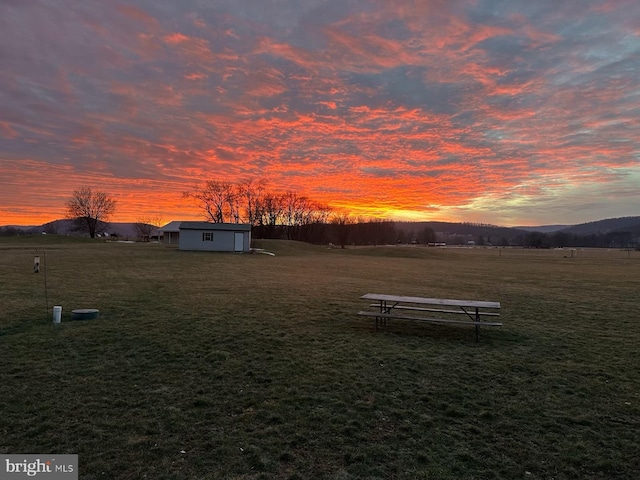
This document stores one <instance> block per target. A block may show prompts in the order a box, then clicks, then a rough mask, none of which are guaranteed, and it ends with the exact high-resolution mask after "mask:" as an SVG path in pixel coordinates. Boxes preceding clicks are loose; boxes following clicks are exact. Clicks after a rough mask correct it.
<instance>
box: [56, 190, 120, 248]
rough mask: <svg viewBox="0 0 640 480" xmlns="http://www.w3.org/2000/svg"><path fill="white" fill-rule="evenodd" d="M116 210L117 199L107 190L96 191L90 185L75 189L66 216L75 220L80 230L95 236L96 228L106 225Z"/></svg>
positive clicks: (68, 202)
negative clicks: (106, 191)
mask: <svg viewBox="0 0 640 480" xmlns="http://www.w3.org/2000/svg"><path fill="white" fill-rule="evenodd" d="M115 211H116V201H115V200H114V199H113V198H112V197H111V196H110V195H108V194H107V193H105V192H99V191H96V192H94V191H93V190H91V188H90V187H82V188H80V189H79V190H75V191H74V192H73V195H72V196H71V198H70V199H69V200H68V201H67V213H66V218H70V219H73V220H75V223H76V227H77V229H78V230H80V231H85V232H88V233H89V236H90V237H91V238H95V236H96V229H97V228H98V227H101V226H102V225H106V221H107V220H108V219H109V217H110V216H111V215H113V213H114V212H115Z"/></svg>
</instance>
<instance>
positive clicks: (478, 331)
mask: <svg viewBox="0 0 640 480" xmlns="http://www.w3.org/2000/svg"><path fill="white" fill-rule="evenodd" d="M479 321H480V312H479V311H478V308H477V307H476V322H479ZM479 338H480V325H478V324H477V323H476V342H477V341H478V339H479Z"/></svg>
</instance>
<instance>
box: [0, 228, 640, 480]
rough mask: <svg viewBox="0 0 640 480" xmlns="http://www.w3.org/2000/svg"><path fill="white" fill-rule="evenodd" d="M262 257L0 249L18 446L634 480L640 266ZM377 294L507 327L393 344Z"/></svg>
mask: <svg viewBox="0 0 640 480" xmlns="http://www.w3.org/2000/svg"><path fill="white" fill-rule="evenodd" d="M262 246H263V247H265V248H267V249H269V250H271V251H274V252H276V256H275V257H271V256H267V255H233V254H214V253H197V252H181V251H178V250H176V249H174V248H167V247H164V246H162V245H157V244H124V243H104V242H92V241H89V242H72V241H70V240H68V239H66V238H57V237H56V236H46V238H41V237H33V238H19V239H12V240H5V239H3V240H2V241H0V291H1V292H2V297H1V298H2V307H3V308H2V310H1V311H0V412H1V416H0V452H2V453H77V454H78V455H79V461H80V478H83V479H105V478H114V479H141V478H150V479H151V478H152V479H218V478H225V479H226V478H229V479H262V478H264V479H271V478H276V479H296V478H300V479H302V478H312V479H323V478H326V479H345V480H346V479H355V478H381V479H383V478H384V479H386V478H398V479H416V478H417V479H420V478H421V479H460V478H462V479H491V478H496V479H498V478H499V479H518V478H522V479H569V478H575V479H631V478H637V472H639V471H640V456H639V455H638V445H639V444H640V369H639V367H640V362H639V360H638V358H639V357H638V351H639V345H640V328H639V325H638V318H640V317H639V315H638V304H639V300H640V289H639V287H640V282H639V281H638V275H639V273H640V253H638V252H631V253H630V254H629V253H628V252H622V251H619V250H610V251H606V250H601V251H595V250H591V251H578V255H577V257H576V258H566V257H567V256H570V254H569V255H568V253H569V252H567V251H556V250H545V251H533V250H515V249H514V250H511V249H504V250H502V251H500V250H497V249H453V248H452V249H427V248H411V247H389V248H370V249H369V248H367V249H365V248H360V249H347V250H329V249H326V248H322V247H314V246H309V245H304V244H295V243H290V242H284V241H281V242H278V241H272V242H266V241H265V242H262ZM36 254H40V255H41V257H44V260H45V262H46V270H47V274H46V276H47V286H48V288H47V299H45V289H44V272H42V271H41V273H40V274H34V273H32V265H33V256H34V255H36ZM367 292H373V293H390V294H402V295H418V296H431V297H444V298H464V299H475V300H495V301H500V302H502V307H503V308H502V315H501V321H502V322H503V323H504V326H503V327H502V328H492V329H489V328H486V329H484V330H482V331H481V338H480V342H478V343H476V342H475V339H474V332H473V328H472V327H469V326H452V325H429V324H414V323H409V322H402V321H396V322H393V321H392V322H391V323H390V324H389V326H388V327H387V328H386V329H385V330H382V331H379V332H376V331H375V328H374V320H373V319H367V318H361V317H358V316H357V315H356V314H355V313H356V312H357V311H358V310H360V309H362V307H363V306H364V305H365V303H364V302H363V301H361V300H359V297H360V295H362V294H364V293H367ZM47 305H48V309H47ZM53 305H62V306H63V322H62V324H60V325H55V326H54V325H52V323H51V307H52V306H53ZM75 308H98V309H100V319H98V320H94V321H70V313H71V310H72V309H75Z"/></svg>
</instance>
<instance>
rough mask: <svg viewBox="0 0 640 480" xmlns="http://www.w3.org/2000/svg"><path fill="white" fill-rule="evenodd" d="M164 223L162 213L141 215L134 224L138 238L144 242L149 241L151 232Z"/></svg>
mask: <svg viewBox="0 0 640 480" xmlns="http://www.w3.org/2000/svg"><path fill="white" fill-rule="evenodd" d="M161 224H162V217H161V216H160V215H155V216H153V215H147V216H143V217H140V218H139V219H138V221H137V222H136V223H135V224H134V227H135V229H136V233H137V234H138V239H139V240H142V241H143V242H148V241H149V239H150V238H151V233H153V231H154V230H155V229H156V228H158V227H159V226H160V225H161Z"/></svg>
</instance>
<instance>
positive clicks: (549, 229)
mask: <svg viewBox="0 0 640 480" xmlns="http://www.w3.org/2000/svg"><path fill="white" fill-rule="evenodd" d="M572 226H573V225H540V226H538V227H513V228H514V229H516V230H524V231H526V232H540V233H553V232H559V231H560V230H565V229H567V228H571V227H572Z"/></svg>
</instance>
